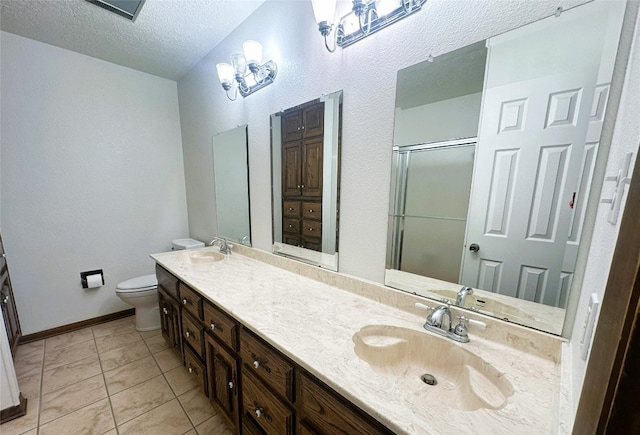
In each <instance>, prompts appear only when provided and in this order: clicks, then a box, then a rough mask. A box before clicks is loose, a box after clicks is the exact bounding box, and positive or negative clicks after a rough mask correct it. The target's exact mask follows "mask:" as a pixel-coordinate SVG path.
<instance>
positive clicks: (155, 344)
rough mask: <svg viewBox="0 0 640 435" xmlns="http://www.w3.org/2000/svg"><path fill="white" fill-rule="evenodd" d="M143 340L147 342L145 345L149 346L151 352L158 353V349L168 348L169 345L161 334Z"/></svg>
mask: <svg viewBox="0 0 640 435" xmlns="http://www.w3.org/2000/svg"><path fill="white" fill-rule="evenodd" d="M144 342H145V343H147V347H149V350H150V351H151V353H158V352H160V351H163V350H165V349H168V348H169V345H168V344H167V340H165V339H164V337H163V336H162V334H158V335H154V336H152V337H149V338H145V340H144Z"/></svg>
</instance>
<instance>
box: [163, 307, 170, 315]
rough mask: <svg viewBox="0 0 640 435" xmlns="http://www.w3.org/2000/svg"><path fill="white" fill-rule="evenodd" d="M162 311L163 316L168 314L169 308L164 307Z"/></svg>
mask: <svg viewBox="0 0 640 435" xmlns="http://www.w3.org/2000/svg"><path fill="white" fill-rule="evenodd" d="M162 312H163V313H164V315H165V316H168V315H169V310H167V309H166V308H163V309H162Z"/></svg>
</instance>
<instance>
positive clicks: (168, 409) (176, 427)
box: [118, 399, 193, 435]
mask: <svg viewBox="0 0 640 435" xmlns="http://www.w3.org/2000/svg"><path fill="white" fill-rule="evenodd" d="M190 428H193V426H192V425H191V423H190V422H189V419H188V418H187V416H186V414H185V413H184V411H183V410H182V407H181V406H180V404H179V403H178V401H177V400H176V399H173V400H172V401H170V402H167V403H165V404H163V405H162V406H159V407H157V408H155V409H153V410H151V411H149V412H147V413H145V414H142V415H141V416H139V417H137V418H135V419H133V420H131V421H128V422H127V423H125V424H123V425H121V426H118V431H119V432H120V435H127V434H134V435H147V434H148V435H158V434H162V435H172V434H176V435H181V434H183V433H185V432H187V431H188V430H189V429H190Z"/></svg>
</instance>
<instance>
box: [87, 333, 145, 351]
mask: <svg viewBox="0 0 640 435" xmlns="http://www.w3.org/2000/svg"><path fill="white" fill-rule="evenodd" d="M137 342H141V343H142V342H143V341H142V337H140V334H139V333H138V331H136V330H135V329H134V330H133V331H126V332H118V333H116V334H112V335H104V336H102V337H96V346H98V352H99V353H100V354H102V353H105V352H109V351H112V350H114V349H118V348H121V347H125V346H128V345H130V344H133V343H137Z"/></svg>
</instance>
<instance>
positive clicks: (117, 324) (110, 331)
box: [91, 316, 136, 338]
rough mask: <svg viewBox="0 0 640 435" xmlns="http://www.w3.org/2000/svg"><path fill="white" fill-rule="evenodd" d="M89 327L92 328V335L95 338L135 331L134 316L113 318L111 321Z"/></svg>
mask: <svg viewBox="0 0 640 435" xmlns="http://www.w3.org/2000/svg"><path fill="white" fill-rule="evenodd" d="M91 329H93V335H94V337H96V338H98V337H104V336H106V335H114V334H121V333H123V332H131V331H135V330H136V324H135V316H129V317H125V318H123V319H118V320H114V321H112V322H107V323H102V324H100V325H96V326H93V327H92V328H91Z"/></svg>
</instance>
